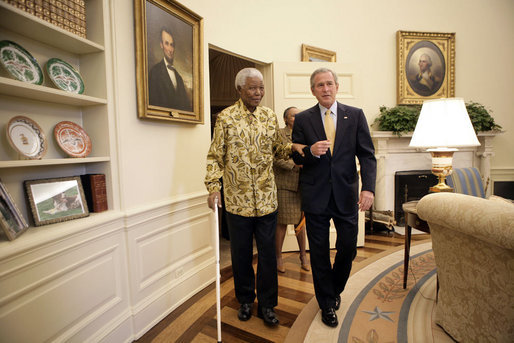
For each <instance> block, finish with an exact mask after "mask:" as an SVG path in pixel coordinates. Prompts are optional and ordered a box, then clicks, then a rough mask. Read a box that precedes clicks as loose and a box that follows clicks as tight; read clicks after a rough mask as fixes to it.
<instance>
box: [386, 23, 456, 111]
mask: <svg viewBox="0 0 514 343" xmlns="http://www.w3.org/2000/svg"><path fill="white" fill-rule="evenodd" d="M396 48H397V50H396V51H397V54H396V57H397V65H396V67H397V101H398V104H399V105H409V104H421V103H423V101H424V100H427V99H438V98H449V97H453V96H455V33H441V32H413V31H397V33H396Z"/></svg>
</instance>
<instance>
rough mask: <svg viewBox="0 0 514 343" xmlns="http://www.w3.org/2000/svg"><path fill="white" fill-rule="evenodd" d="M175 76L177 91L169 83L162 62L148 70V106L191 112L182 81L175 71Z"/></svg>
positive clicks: (164, 65) (191, 108)
mask: <svg viewBox="0 0 514 343" xmlns="http://www.w3.org/2000/svg"><path fill="white" fill-rule="evenodd" d="M175 76H176V78H177V89H175V88H174V87H173V83H171V79H170V76H169V75H168V70H167V68H166V63H164V60H161V61H160V62H159V63H157V64H156V65H154V66H153V67H152V69H150V73H149V74H148V94H149V104H150V105H154V106H162V107H167V108H173V109H178V110H184V111H193V107H192V105H191V101H190V100H189V97H188V96H187V92H186V88H185V86H184V80H183V79H182V77H181V76H180V74H179V73H178V72H177V71H175Z"/></svg>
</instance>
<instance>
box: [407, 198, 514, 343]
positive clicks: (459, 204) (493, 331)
mask: <svg viewBox="0 0 514 343" xmlns="http://www.w3.org/2000/svg"><path fill="white" fill-rule="evenodd" d="M417 212H418V216H419V217H420V218H421V219H423V220H425V221H427V222H428V225H429V226H430V233H431V237H432V249H433V251H434V256H435V262H436V265H437V276H438V281H439V293H438V298H437V306H436V316H435V320H436V323H437V324H439V325H440V326H441V327H443V329H444V330H445V331H446V332H447V333H448V334H450V335H451V336H452V337H453V338H454V339H455V340H457V341H459V342H514V204H512V203H511V202H510V201H506V200H504V199H502V198H498V197H496V198H494V197H492V198H490V199H483V198H479V197H475V196H469V195H463V194H457V193H435V194H429V195H427V196H425V197H423V198H422V199H421V200H420V201H419V203H418V205H417Z"/></svg>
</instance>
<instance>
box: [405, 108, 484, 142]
mask: <svg viewBox="0 0 514 343" xmlns="http://www.w3.org/2000/svg"><path fill="white" fill-rule="evenodd" d="M478 145H480V142H479V141H478V139H477V135H476V133H475V130H474V129H473V125H472V124H471V120H470V119H469V115H468V112H467V111H466V105H465V104H464V100H463V99H462V98H443V99H434V100H426V101H424V102H423V107H422V108H421V113H420V114H419V119H418V122H417V124H416V128H415V129H414V134H413V135H412V139H411V141H410V144H409V146H410V147H415V148H443V147H444V148H458V147H472V146H478Z"/></svg>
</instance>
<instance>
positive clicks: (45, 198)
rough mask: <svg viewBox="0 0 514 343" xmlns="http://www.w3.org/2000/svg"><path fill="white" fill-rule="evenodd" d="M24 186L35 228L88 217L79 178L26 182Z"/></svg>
mask: <svg viewBox="0 0 514 343" xmlns="http://www.w3.org/2000/svg"><path fill="white" fill-rule="evenodd" d="M24 185H25V191H26V193H27V198H28V202H29V204H30V210H31V212H32V218H33V219H34V225H36V226H40V225H46V224H52V223H60V222H63V221H66V220H72V219H77V218H83V217H87V216H89V209H88V207H87V202H86V197H85V195H84V189H83V188H82V182H81V180H80V176H70V177H60V178H52V179H39V180H27V181H25V182H24Z"/></svg>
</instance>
